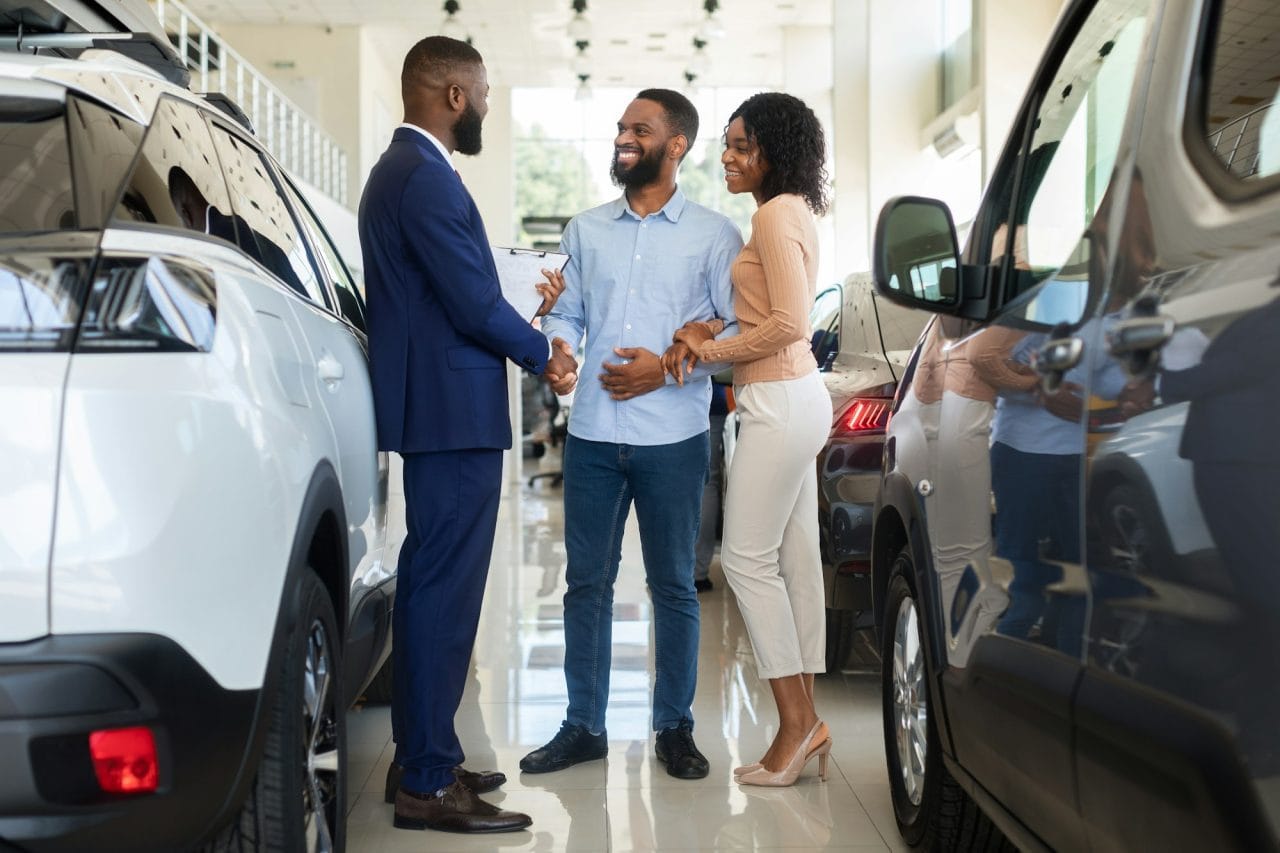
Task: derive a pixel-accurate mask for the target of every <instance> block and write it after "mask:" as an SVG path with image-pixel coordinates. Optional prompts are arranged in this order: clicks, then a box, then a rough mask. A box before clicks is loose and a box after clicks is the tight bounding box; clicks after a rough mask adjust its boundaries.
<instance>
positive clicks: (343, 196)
mask: <svg viewBox="0 0 1280 853" xmlns="http://www.w3.org/2000/svg"><path fill="white" fill-rule="evenodd" d="M150 3H151V6H152V8H153V9H154V10H155V12H156V16H157V17H158V18H159V19H160V25H161V26H162V27H163V28H164V31H165V32H166V33H167V34H168V36H169V40H170V41H171V42H173V46H174V48H175V49H176V50H177V51H178V55H179V56H181V57H182V58H183V59H184V60H185V61H186V63H187V68H188V69H190V71H191V88H192V90H194V91H197V92H210V91H216V92H221V93H223V94H224V95H227V96H228V97H230V98H232V99H233V100H235V102H236V104H238V105H239V107H240V109H242V110H244V113H245V115H247V116H248V117H249V121H250V122H251V123H252V124H253V128H254V131H255V132H256V133H257V136H258V139H259V140H260V141H261V142H262V143H263V145H265V146H266V148H267V150H268V151H270V152H271V154H272V155H273V156H274V157H275V158H276V160H277V161H279V163H280V165H281V166H283V167H284V168H285V169H287V170H288V171H289V172H290V173H292V174H293V175H295V176H297V177H298V178H300V179H301V180H303V181H306V182H307V183H309V184H311V185H312V186H314V187H317V188H318V189H320V190H323V191H324V193H325V194H326V195H328V196H329V197H331V198H333V199H335V200H337V201H338V202H339V203H340V204H343V205H345V204H346V203H347V152H345V151H343V150H342V147H341V146H339V145H338V143H337V142H336V141H334V139H333V137H331V136H329V134H327V133H325V132H324V131H323V130H321V129H320V128H319V127H318V126H317V125H316V123H315V121H314V120H312V118H311V117H310V116H308V115H307V114H306V113H304V112H303V111H302V110H301V109H299V108H298V106H297V104H295V103H293V101H291V100H289V99H288V98H287V97H285V95H284V93H283V92H281V91H280V89H278V88H276V86H275V85H274V84H272V83H271V81H270V80H268V79H267V78H266V77H265V76H263V75H262V74H261V73H260V72H259V71H258V70H257V69H256V68H254V67H253V66H252V65H250V64H249V63H248V62H246V61H245V59H244V57H242V56H241V55H240V54H238V53H236V52H235V51H234V50H233V49H232V48H231V47H230V46H229V45H228V44H227V43H226V42H225V41H223V40H222V39H221V38H220V37H219V36H218V34H217V33H215V32H214V31H213V30H211V29H210V28H209V27H208V26H207V25H206V24H205V23H204V22H203V21H201V20H200V19H199V18H198V17H196V16H195V15H194V14H192V12H191V11H190V10H189V9H187V7H185V6H183V5H182V4H181V3H180V2H178V0H150Z"/></svg>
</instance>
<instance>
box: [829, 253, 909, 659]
mask: <svg viewBox="0 0 1280 853" xmlns="http://www.w3.org/2000/svg"><path fill="white" fill-rule="evenodd" d="M927 319H928V317H927V315H925V314H923V313H921V312H919V311H912V310H910V309H904V308H902V307H901V306H898V305H895V304H893V303H892V302H889V301H888V300H886V299H885V298H884V297H882V296H879V295H877V294H876V292H875V288H874V286H873V283H872V280H871V276H870V275H868V274H855V275H851V276H849V277H848V278H847V279H845V281H844V282H843V283H842V284H838V285H834V286H832V287H830V288H827V289H826V290H824V291H823V292H822V293H820V294H819V295H818V298H817V299H816V300H815V302H814V310H813V312H812V313H811V314H810V324H811V326H812V328H813V346H814V356H815V357H816V358H817V360H818V366H819V368H820V369H821V370H822V379H823V382H824V383H825V384H826V386H827V392H828V393H829V394H830V395H831V410H832V413H833V417H832V422H831V434H830V436H829V437H828V438H827V443H826V444H825V445H824V446H823V448H822V451H821V452H820V453H819V454H818V459H817V477H818V528H819V534H820V537H821V543H820V544H821V549H822V573H823V581H824V586H825V589H826V598H827V671H828V672H839V671H840V669H841V668H842V667H844V666H845V665H846V664H847V663H849V656H850V653H851V652H852V651H853V649H854V640H855V633H854V632H855V631H856V630H858V629H860V628H869V627H871V626H872V624H873V621H872V619H871V522H872V507H873V505H874V503H875V498H876V491H877V489H878V488H879V485H880V456H881V451H882V449H883V447H884V433H885V427H886V426H887V424H888V422H889V410H890V407H891V406H892V403H893V395H894V391H895V390H896V389H897V383H898V380H899V378H900V377H901V376H902V371H903V366H904V365H905V363H906V360H907V357H908V356H909V355H910V353H911V347H912V346H914V345H915V343H916V341H917V340H918V339H919V337H920V330H921V328H922V327H923V326H924V324H925V322H926V320H927Z"/></svg>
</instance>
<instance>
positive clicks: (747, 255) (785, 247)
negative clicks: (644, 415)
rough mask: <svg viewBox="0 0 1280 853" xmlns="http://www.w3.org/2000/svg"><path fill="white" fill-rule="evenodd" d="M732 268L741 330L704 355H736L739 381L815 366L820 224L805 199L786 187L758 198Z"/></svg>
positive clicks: (717, 358) (791, 375) (792, 374)
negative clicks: (812, 312) (812, 323)
mask: <svg viewBox="0 0 1280 853" xmlns="http://www.w3.org/2000/svg"><path fill="white" fill-rule="evenodd" d="M730 275H731V276H732V278H733V307H734V310H735V312H736V313H737V315H738V328H740V329H741V330H742V332H741V334H738V335H734V336H733V337H731V338H724V339H723V340H719V341H707V342H705V343H704V344H703V345H702V346H701V347H700V348H699V351H698V356H699V358H701V359H702V360H703V361H707V362H713V363H714V362H720V363H723V362H733V363H734V364H735V366H734V371H733V381H734V384H735V385H743V384H746V383H748V382H771V381H775V380H779V379H798V378H800V377H801V376H807V375H808V374H810V373H812V372H813V371H815V370H817V368H818V364H817V362H816V361H814V358H813V353H812V352H811V351H810V342H809V336H810V330H809V309H810V308H811V307H812V306H813V299H814V296H815V295H816V292H817V282H818V231H817V228H816V227H815V226H814V222H813V214H812V213H810V212H809V207H808V205H807V204H806V203H805V201H804V199H803V198H801V197H800V196H798V195H794V194H790V193H788V194H784V195H778V196H774V197H773V198H771V199H769V200H768V201H767V202H765V203H764V204H762V205H760V207H759V208H758V209H757V210H756V212H755V214H754V215H753V216H752V217H751V239H750V240H748V241H747V244H746V245H745V246H743V247H742V251H741V252H740V253H739V254H738V257H737V258H735V259H734V262H733V267H732V268H731V270H730Z"/></svg>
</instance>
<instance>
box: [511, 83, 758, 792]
mask: <svg viewBox="0 0 1280 853" xmlns="http://www.w3.org/2000/svg"><path fill="white" fill-rule="evenodd" d="M697 130H698V114H697V111H696V110H695V109H694V107H693V104H691V103H689V100H688V99H687V98H685V97H684V96H683V95H681V94H679V93H677V92H672V91H669V90H666V89H646V90H645V91H643V92H641V93H640V94H639V95H637V96H636V99H635V100H633V101H632V102H631V104H630V105H629V106H628V107H627V110H626V112H625V113H623V116H622V119H621V120H620V121H619V122H618V136H617V138H616V139H615V141H614V160H613V178H614V181H615V182H616V183H617V184H618V185H619V186H621V187H622V188H623V190H624V193H623V195H622V197H621V198H618V199H617V200H615V201H612V202H610V203H609V204H605V205H601V206H600V207H597V208H593V209H592V210H588V211H586V212H585V213H582V214H579V215H578V216H576V217H575V218H574V219H573V221H571V222H570V223H569V226H568V228H567V229H566V231H565V235H564V239H563V240H562V242H561V249H562V251H564V252H567V253H568V254H569V255H570V256H571V260H570V261H569V264H568V266H567V267H566V268H565V276H564V277H565V291H564V293H563V294H562V295H561V297H560V300H559V302H558V303H557V305H556V308H555V310H554V311H552V312H551V314H549V315H548V316H547V317H546V318H545V319H544V321H543V324H542V328H543V331H544V332H545V333H546V334H547V336H548V338H551V339H552V340H553V341H554V340H555V339H561V340H564V341H567V342H568V343H569V344H570V345H571V346H573V347H575V348H576V347H577V346H578V345H579V344H580V343H581V342H582V339H583V337H584V336H585V338H586V356H585V358H584V360H583V362H582V365H581V367H580V368H579V374H580V375H581V377H582V379H581V382H580V384H579V387H578V390H577V392H576V393H575V395H574V401H573V411H572V414H571V416H570V419H569V438H568V440H567V441H566V443H565V449H564V515H565V522H564V524H565V548H566V550H567V552H568V558H569V559H568V567H567V569H566V571H565V579H566V582H567V584H568V590H567V591H566V592H565V596H564V633H565V658H564V671H565V681H566V684H567V687H568V692H569V707H568V711H567V712H566V715H565V717H566V718H565V722H564V723H563V724H562V726H561V728H560V732H559V733H558V734H557V735H556V736H555V737H554V738H553V739H552V740H551V742H550V743H548V744H547V745H546V746H544V747H542V748H541V749H537V750H534V751H533V752H531V753H529V755H527V756H525V757H524V759H523V760H522V761H521V762H520V768H521V769H522V770H524V771H525V772H526V773H547V772H551V771H553V770H562V769H564V768H566V767H570V766H572V765H574V764H577V763H579V762H582V761H590V760H593V759H598V758H603V757H604V756H605V754H606V753H607V752H608V737H607V735H606V733H605V708H606V706H607V704H608V698H609V663H610V654H611V645H612V643H611V636H612V635H611V627H612V616H613V584H614V581H615V580H616V578H617V576H618V563H619V560H620V558H621V549H622V535H623V529H624V527H625V524H626V520H627V515H628V513H629V512H630V508H631V502H632V501H633V500H634V501H635V504H636V515H637V519H638V521H639V524H640V540H641V545H642V548H643V552H644V563H645V575H646V578H647V579H648V582H649V589H650V592H651V594H652V598H653V610H654V639H655V642H654V663H655V668H656V672H657V674H656V679H655V682H656V683H655V685H654V691H653V728H654V731H656V732H657V733H658V735H657V744H656V752H657V757H658V759H659V760H660V761H662V762H663V763H664V764H665V765H666V768H667V772H668V773H669V774H670V775H672V776H675V777H677V778H682V779H700V778H702V777H704V776H706V775H707V773H708V770H709V768H708V765H707V760H706V758H705V757H704V756H703V755H702V753H701V752H699V751H698V748H697V746H696V745H695V744H694V742H693V710H692V705H693V694H694V688H695V685H696V683H697V661H698V621H699V613H698V600H697V593H696V592H695V591H694V585H693V565H694V541H695V540H696V538H697V533H698V524H699V518H700V515H701V505H702V487H703V484H704V482H705V481H706V478H707V464H708V453H709V450H708V437H707V419H708V418H707V413H708V411H709V407H710V401H711V383H710V380H709V378H708V372H707V371H706V370H705V369H699V370H697V371H696V372H695V373H694V374H693V375H692V376H691V377H689V378H687V379H685V381H684V384H683V385H679V384H676V382H675V380H674V379H672V378H671V377H669V376H667V375H666V374H664V373H663V370H662V365H661V362H660V357H661V354H662V353H663V352H665V351H666V350H667V348H668V347H669V346H670V345H671V340H672V335H673V334H674V333H675V331H676V330H677V329H679V328H680V327H681V326H683V325H684V324H685V323H686V322H687V321H690V320H710V319H712V318H713V317H720V318H721V319H723V320H724V321H725V324H726V328H725V331H724V332H722V334H724V335H732V334H735V333H736V332H737V322H736V320H735V319H734V314H733V304H732V303H733V294H732V286H731V283H730V279H729V267H730V265H731V264H732V262H733V259H734V258H735V257H737V255H738V252H739V251H740V250H741V248H742V235H741V234H740V233H739V232H738V229H737V228H736V227H735V226H734V225H733V223H732V222H730V221H729V220H728V219H727V218H726V217H724V216H722V215H721V214H719V213H715V212H713V211H711V210H708V209H707V208H705V207H702V206H701V205H698V204H695V203H693V202H691V201H688V200H687V199H686V198H685V197H684V194H683V193H681V192H680V190H679V188H678V187H677V186H676V181H675V178H676V171H677V169H678V168H679V165H680V161H681V160H682V159H683V158H684V155H685V154H686V153H687V152H688V150H689V146H690V145H691V144H692V142H693V140H694V139H696V138H697ZM553 387H556V390H557V391H559V392H561V393H563V392H565V391H566V390H567V387H566V384H565V383H559V384H557V385H556V386H553Z"/></svg>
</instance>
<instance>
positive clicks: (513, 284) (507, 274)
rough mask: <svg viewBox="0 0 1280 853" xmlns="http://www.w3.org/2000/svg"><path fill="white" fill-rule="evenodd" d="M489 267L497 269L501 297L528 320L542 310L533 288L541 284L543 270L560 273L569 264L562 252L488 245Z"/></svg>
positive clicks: (539, 296) (535, 290)
mask: <svg viewBox="0 0 1280 853" xmlns="http://www.w3.org/2000/svg"><path fill="white" fill-rule="evenodd" d="M489 248H490V249H492V250H493V264H494V266H495V267H497V269H498V284H499V285H501V286H502V296H503V298H505V299H506V300H507V301H508V302H510V303H511V307H512V308H515V309H516V311H517V313H519V314H520V316H521V317H524V318H525V319H526V320H529V321H532V320H533V318H534V315H536V314H537V313H538V309H539V308H540V307H542V294H541V293H539V292H538V288H537V286H538V285H539V284H542V283H543V282H545V281H546V280H547V279H546V276H544V275H543V274H542V271H543V270H544V269H549V270H562V269H564V267H565V264H567V263H569V256H568V255H566V254H564V253H563V252H545V251H542V250H541V249H518V248H511V247H510V246H490V247H489Z"/></svg>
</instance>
